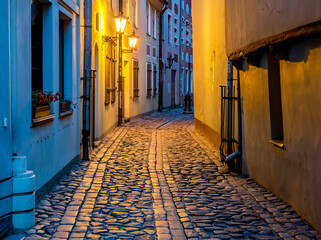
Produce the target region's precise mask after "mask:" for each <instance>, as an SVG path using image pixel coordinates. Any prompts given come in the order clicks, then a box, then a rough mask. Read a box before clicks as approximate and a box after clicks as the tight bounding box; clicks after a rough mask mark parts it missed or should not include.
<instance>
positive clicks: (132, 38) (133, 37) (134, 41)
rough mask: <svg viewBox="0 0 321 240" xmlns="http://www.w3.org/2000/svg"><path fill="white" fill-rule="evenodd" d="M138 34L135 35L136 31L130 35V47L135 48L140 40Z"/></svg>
mask: <svg viewBox="0 0 321 240" xmlns="http://www.w3.org/2000/svg"><path fill="white" fill-rule="evenodd" d="M138 38H139V37H138V36H136V35H135V31H134V32H133V33H132V35H130V36H128V39H129V47H130V48H131V49H134V48H135V47H136V44H137V41H138Z"/></svg>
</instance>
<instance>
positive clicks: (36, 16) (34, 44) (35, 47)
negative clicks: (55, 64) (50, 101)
mask: <svg viewBox="0 0 321 240" xmlns="http://www.w3.org/2000/svg"><path fill="white" fill-rule="evenodd" d="M31 13H32V16H31V58H32V73H31V75H32V90H33V91H35V90H37V89H39V90H43V80H42V79H43V75H42V67H43V61H42V59H43V57H42V55H43V45H42V41H43V39H42V30H43V27H42V26H43V6H42V4H40V3H38V2H35V1H33V2H32V3H31Z"/></svg>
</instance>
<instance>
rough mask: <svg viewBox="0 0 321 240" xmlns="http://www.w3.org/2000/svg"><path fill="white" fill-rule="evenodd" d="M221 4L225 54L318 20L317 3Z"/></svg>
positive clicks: (263, 0)
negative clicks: (223, 7) (224, 6)
mask: <svg viewBox="0 0 321 240" xmlns="http://www.w3.org/2000/svg"><path fill="white" fill-rule="evenodd" d="M194 2H195V0H194ZM213 2H214V1H213ZM225 2H226V19H227V20H226V49H227V53H228V54H230V53H231V52H232V51H234V50H237V49H239V48H241V47H244V46H246V45H248V44H250V43H254V42H256V41H258V40H261V39H265V38H267V37H270V36H273V35H276V34H279V33H282V32H286V31H288V30H291V29H294V28H296V27H299V26H302V25H306V24H309V23H312V22H315V21H319V20H321V5H320V1H319V0H247V1H239V0H225Z"/></svg>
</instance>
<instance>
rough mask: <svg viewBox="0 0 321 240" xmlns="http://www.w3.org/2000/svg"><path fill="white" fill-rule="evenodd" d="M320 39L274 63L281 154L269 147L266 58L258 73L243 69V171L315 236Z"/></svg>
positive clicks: (319, 184)
mask: <svg viewBox="0 0 321 240" xmlns="http://www.w3.org/2000/svg"><path fill="white" fill-rule="evenodd" d="M320 42H321V39H320V38H315V39H310V40H306V41H303V42H300V43H297V44H294V45H292V46H291V48H290V50H289V60H288V61H280V82H281V98H282V111H283V127H284V146H285V148H284V149H280V148H278V147H276V146H275V145H273V144H271V143H270V142H269V141H270V139H271V127H270V126H271V124H270V110H269V92H268V91H269V90H268V70H267V56H266V55H264V56H263V57H262V60H261V66H260V67H254V66H247V65H244V66H243V70H245V71H241V93H242V109H243V146H244V147H243V160H244V161H243V168H244V170H245V172H246V173H247V174H248V175H249V176H250V177H252V178H254V179H255V180H256V181H257V182H259V183H260V184H261V185H263V186H264V187H266V188H268V189H271V190H272V191H273V192H274V193H275V194H276V195H278V196H279V197H281V198H282V199H283V200H285V201H286V202H287V203H289V204H290V205H292V206H293V208H294V209H295V210H296V211H297V212H298V213H299V214H300V215H301V216H303V218H305V219H306V220H307V221H308V222H309V223H311V224H312V225H313V226H314V227H315V228H316V229H317V230H318V231H319V232H320V231H321V205H320V200H321V192H320V188H321V175H320V172H321V162H320V159H319V156H320V154H321V128H320V122H321V109H320V105H321V97H320V92H321V83H320V81H319V76H320V73H321V67H320V64H319V61H320V58H321V44H320Z"/></svg>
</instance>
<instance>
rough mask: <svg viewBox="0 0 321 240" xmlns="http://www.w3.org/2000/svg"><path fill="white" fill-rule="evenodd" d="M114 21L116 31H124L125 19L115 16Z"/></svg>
mask: <svg viewBox="0 0 321 240" xmlns="http://www.w3.org/2000/svg"><path fill="white" fill-rule="evenodd" d="M115 22H116V31H117V32H118V33H124V30H125V26H126V23H127V19H126V18H123V17H121V16H120V17H117V18H115Z"/></svg>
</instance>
